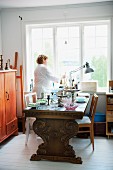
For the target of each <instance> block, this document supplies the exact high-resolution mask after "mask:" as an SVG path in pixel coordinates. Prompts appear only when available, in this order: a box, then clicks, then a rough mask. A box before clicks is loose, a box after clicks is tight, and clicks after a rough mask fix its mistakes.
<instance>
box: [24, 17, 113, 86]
mask: <svg viewBox="0 0 113 170" xmlns="http://www.w3.org/2000/svg"><path fill="white" fill-rule="evenodd" d="M109 37H110V21H108V20H106V21H98V22H97V21H93V22H87V23H86V22H81V23H79V24H78V23H66V25H63V24H61V23H60V24H53V25H52V24H48V25H32V26H31V25H30V26H29V25H28V26H26V42H27V43H26V44H27V46H26V49H27V53H26V54H27V61H28V62H26V63H27V64H26V68H27V82H28V83H27V84H28V87H27V88H29V84H30V80H31V78H32V79H33V76H34V75H33V72H34V69H35V67H36V58H37V56H38V55H39V54H45V55H47V56H49V65H50V67H51V69H52V70H53V72H54V73H57V74H58V75H59V76H62V75H64V74H66V77H67V81H69V72H70V71H72V70H75V69H76V68H78V67H80V66H81V65H84V64H85V63H86V62H89V63H90V66H91V67H92V68H93V69H94V72H93V73H90V74H87V75H85V74H84V71H83V69H82V70H80V71H78V72H76V73H74V74H73V75H72V76H73V77H72V78H73V79H74V80H75V81H77V82H79V81H81V80H85V81H87V80H96V81H98V87H99V88H100V89H105V88H106V87H107V80H108V79H109V78H110V77H109V74H108V73H109V69H110V68H108V62H110V49H109V46H110V38H109ZM31 68H32V69H31Z"/></svg>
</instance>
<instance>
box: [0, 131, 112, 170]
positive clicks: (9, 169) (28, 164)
mask: <svg viewBox="0 0 113 170" xmlns="http://www.w3.org/2000/svg"><path fill="white" fill-rule="evenodd" d="M40 143H42V139H41V138H39V137H38V138H36V136H35V135H34V134H31V135H30V137H29V141H28V145H27V146H25V134H22V133H19V135H18V136H15V137H10V138H9V139H8V140H6V141H5V142H3V143H2V144H1V145H0V170H76V169H77V170H84V169H85V170H113V138H110V139H108V138H107V137H95V150H94V152H93V151H92V145H91V144H90V139H81V138H76V137H75V138H72V139H71V140H70V144H71V145H72V146H73V147H74V149H75V148H76V155H77V157H78V156H80V157H82V160H83V163H82V165H80V164H79V165H78V164H73V163H65V162H51V161H46V160H44V161H30V157H31V155H32V154H34V153H36V150H37V146H38V145H39V144H40Z"/></svg>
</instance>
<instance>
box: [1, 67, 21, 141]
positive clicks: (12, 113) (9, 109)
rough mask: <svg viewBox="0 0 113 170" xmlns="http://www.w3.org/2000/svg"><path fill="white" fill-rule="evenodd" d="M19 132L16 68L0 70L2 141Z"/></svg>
mask: <svg viewBox="0 0 113 170" xmlns="http://www.w3.org/2000/svg"><path fill="white" fill-rule="evenodd" d="M17 134H18V126H17V117H16V70H13V69H10V70H0V143H1V142H2V141H4V140H5V139H6V138H8V137H9V136H11V135H17Z"/></svg>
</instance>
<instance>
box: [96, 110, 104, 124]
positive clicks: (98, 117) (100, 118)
mask: <svg viewBox="0 0 113 170" xmlns="http://www.w3.org/2000/svg"><path fill="white" fill-rule="evenodd" d="M105 121H106V115H105V114H104V113H98V112H96V113H95V118H94V122H105Z"/></svg>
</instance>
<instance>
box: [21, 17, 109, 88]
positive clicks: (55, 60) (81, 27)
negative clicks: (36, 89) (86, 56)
mask: <svg viewBox="0 0 113 170" xmlns="http://www.w3.org/2000/svg"><path fill="white" fill-rule="evenodd" d="M104 21H105V23H106V21H108V22H109V42H110V44H109V49H108V51H109V58H108V67H107V68H108V70H107V78H108V80H110V78H111V69H112V68H111V19H106V20H96V19H95V23H98V24H99V23H100V22H103V23H104ZM91 22H92V23H93V22H94V21H91V20H89V21H84V22H73V23H67V24H70V25H80V37H81V38H80V49H81V50H80V61H81V65H83V64H84V63H83V57H82V56H83V32H82V30H83V26H85V25H91ZM34 25H35V26H36V25H37V26H38V27H42V26H46V27H49V26H52V27H53V28H56V27H58V26H60V24H59V23H58V24H57V23H48V24H38V23H37V24H34ZM34 25H33V24H29V23H27V24H25V28H28V27H29V29H27V33H28V32H29V37H30V34H31V29H32V28H33V27H34ZM61 25H62V26H65V24H64V23H61ZM54 30H55V29H54ZM53 36H54V63H53V64H54V67H55V70H57V57H56V53H57V52H56V48H55V45H56V44H55V43H56V42H55V41H56V37H55V36H56V33H55V31H54V35H53ZM25 38H27V35H26V31H25ZM25 43H26V44H27V42H26V40H25ZM29 46H30V45H29ZM25 48H26V49H27V46H25ZM30 50H31V49H29V52H28V51H27V50H25V56H26V57H25V61H24V68H25V71H26V75H25V82H27V85H26V83H25V85H26V86H25V89H27V90H28V89H29V84H30V80H28V74H29V73H28V71H27V62H28V61H27V60H28V55H29V56H30V60H32V56H31V55H30V53H31V52H30ZM82 73H83V71H82V70H81V72H80V74H81V79H82ZM32 76H33V75H32ZM32 78H33V77H32ZM99 90H100V89H99Z"/></svg>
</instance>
